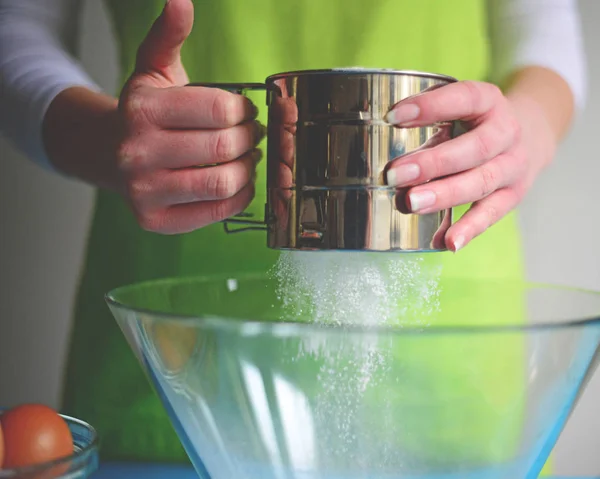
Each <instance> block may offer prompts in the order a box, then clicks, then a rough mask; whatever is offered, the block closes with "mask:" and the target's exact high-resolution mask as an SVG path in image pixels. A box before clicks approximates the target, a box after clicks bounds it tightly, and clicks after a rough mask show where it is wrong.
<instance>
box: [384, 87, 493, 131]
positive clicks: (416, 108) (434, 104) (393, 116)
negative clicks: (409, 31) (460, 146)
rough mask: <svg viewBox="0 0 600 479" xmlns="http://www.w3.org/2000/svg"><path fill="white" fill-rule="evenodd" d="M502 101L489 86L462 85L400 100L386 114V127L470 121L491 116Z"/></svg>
mask: <svg viewBox="0 0 600 479" xmlns="http://www.w3.org/2000/svg"><path fill="white" fill-rule="evenodd" d="M502 99H503V95H502V92H501V91H500V89H499V88H498V87H496V86H495V85H492V84H490V83H483V82H473V81H465V82H458V83H452V84H450V85H446V86H444V87H442V88H438V89H436V90H433V91H430V92H427V93H423V94H421V95H416V96H413V97H409V98H407V99H405V100H402V101H401V102H399V103H398V104H396V105H395V106H394V107H393V108H392V109H391V110H390V112H389V113H388V115H387V117H386V119H387V121H388V122H389V123H391V124H393V125H398V126H404V127H416V126H425V125H432V124H434V123H438V122H442V121H455V120H464V121H473V120H476V119H478V118H480V117H482V116H484V115H485V114H487V113H488V112H490V111H491V110H492V109H493V108H494V107H495V106H496V105H497V104H498V103H499V101H501V100H502Z"/></svg>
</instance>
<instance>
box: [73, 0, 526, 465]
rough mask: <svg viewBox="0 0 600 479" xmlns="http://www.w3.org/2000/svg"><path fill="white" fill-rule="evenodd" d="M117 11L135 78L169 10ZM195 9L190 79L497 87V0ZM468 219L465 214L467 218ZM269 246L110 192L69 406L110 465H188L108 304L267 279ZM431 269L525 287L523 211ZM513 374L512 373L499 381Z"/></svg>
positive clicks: (89, 275)
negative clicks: (173, 288)
mask: <svg viewBox="0 0 600 479" xmlns="http://www.w3.org/2000/svg"><path fill="white" fill-rule="evenodd" d="M107 2H108V5H109V7H110V11H111V14H112V19H113V25H114V29H115V33H116V37H117V41H118V45H119V53H120V65H121V68H122V80H123V81H125V79H126V78H127V77H128V75H129V74H130V73H131V71H132V69H133V66H134V62H135V55H136V51H137V48H138V46H139V44H140V42H141V41H142V40H143V38H144V37H145V35H146V33H147V32H148V29H149V28H150V26H151V24H152V23H153V21H154V20H155V19H156V17H157V16H158V15H159V14H160V12H161V10H162V8H163V6H164V0H126V1H123V0H107ZM194 3H195V7H196V9H195V25H194V30H193V32H192V35H191V37H190V38H189V39H188V41H187V42H186V44H185V47H184V49H183V57H184V64H185V66H186V68H187V71H188V73H189V76H190V79H191V81H197V82H261V81H263V80H264V79H265V77H267V76H268V75H269V74H272V73H276V72H282V71H288V70H299V69H319V68H333V67H345V66H356V65H360V66H363V67H373V68H394V69H409V70H423V71H431V72H439V73H444V74H448V75H452V76H455V77H457V78H459V79H475V80H477V79H478V80H485V79H486V76H487V72H488V61H489V51H488V38H487V15H486V13H487V12H486V8H485V3H486V2H485V0H461V1H460V2H447V1H446V2H441V1H435V0H372V1H370V2H366V1H365V0H326V1H323V0H256V1H247V2H244V1H239V0H195V1H194ZM258 106H259V108H260V109H261V112H260V115H261V116H260V119H261V120H262V121H263V123H266V108H265V107H264V105H263V104H259V105H258ZM265 183H266V172H265V162H264V161H263V162H262V163H261V164H260V166H259V173H258V179H257V188H256V191H257V194H256V199H255V200H254V202H253V204H252V205H251V207H250V208H249V209H248V211H251V212H253V213H254V214H255V215H256V216H258V217H261V215H262V213H263V207H264V203H265ZM465 209H466V207H462V208H459V209H458V212H459V214H461V213H463V212H464V211H465ZM265 243H266V238H265V235H264V233H260V232H249V233H243V234H237V235H226V234H225V233H224V231H223V227H222V225H220V224H217V225H213V226H209V227H206V228H203V229H202V230H200V231H196V232H194V233H191V234H187V235H181V236H161V235H157V234H152V233H148V232H145V231H143V230H142V229H140V228H139V227H138V225H137V224H136V221H135V219H134V217H133V215H132V214H131V212H130V211H129V209H128V208H127V206H126V204H125V203H124V202H123V201H122V200H121V198H119V197H117V196H115V195H113V194H111V193H107V192H99V193H98V197H97V201H96V207H95V213H94V221H93V225H92V229H91V234H90V238H89V245H88V252H87V258H86V263H85V269H84V273H83V277H82V281H81V285H80V290H79V295H78V300H77V304H76V311H75V323H74V329H73V332H72V345H71V351H70V360H69V362H68V370H67V375H66V387H65V397H64V410H65V411H66V412H67V413H69V414H72V415H74V416H76V417H82V418H85V420H86V421H89V422H90V423H91V424H94V426H95V427H96V428H97V429H98V430H99V432H100V435H101V437H102V455H103V458H104V459H105V460H141V461H144V460H147V461H165V462H178V461H186V460H187V459H186V455H185V453H184V451H183V449H182V447H181V446H180V443H179V441H178V439H177V437H176V435H175V433H174V431H173V429H172V427H171V425H170V423H169V419H168V417H167V415H166V413H165V412H164V411H163V408H162V407H161V405H160V403H159V399H158V397H157V396H156V395H155V394H154V392H153V391H152V389H151V387H150V385H149V383H148V381H147V379H146V378H145V376H144V374H143V372H142V369H141V367H140V366H139V364H138V363H137V362H136V359H135V357H134V355H133V354H132V353H131V351H130V349H129V347H128V345H127V343H126V341H125V338H124V337H123V335H122V334H121V332H120V330H119V329H118V327H117V324H116V322H115V321H114V319H113V318H112V316H111V314H110V312H109V311H108V309H107V307H106V306H105V304H104V301H103V296H104V294H105V293H106V292H107V291H109V290H111V289H113V288H115V287H117V286H121V285H126V284H130V283H135V282H139V281H144V280H150V279H155V278H164V277H174V276H182V275H197V274H206V275H210V274H218V273H228V274H235V273H240V272H247V271H252V272H266V271H267V270H268V269H269V268H270V267H271V266H272V265H273V264H274V263H275V262H276V261H277V258H278V253H277V252H276V251H271V250H268V249H267V248H266V245H265ZM498 252H502V254H498ZM427 261H429V262H439V263H442V264H443V267H444V270H443V276H442V283H443V281H447V280H449V279H450V278H455V277H467V278H515V279H521V278H522V276H523V268H522V258H521V245H520V238H519V235H518V228H517V222H516V218H515V215H514V214H511V215H509V216H508V217H506V218H505V219H504V220H502V221H501V222H500V223H499V224H498V225H496V226H494V227H493V228H491V229H490V230H489V231H488V232H487V233H486V234H484V235H483V236H482V237H480V238H478V239H476V240H475V241H474V242H473V243H472V244H471V245H469V246H468V247H467V248H466V249H465V250H463V251H461V252H460V253H459V254H458V255H452V254H450V253H448V254H437V255H430V256H428V259H427ZM517 303H518V301H517ZM488 306H489V305H488ZM491 307H493V308H496V309H497V310H498V312H499V313H501V316H503V317H507V318H514V317H515V315H518V314H520V311H521V310H520V308H521V305H520V304H515V305H510V304H508V305H507V304H503V305H491ZM476 317H477V314H473V318H476ZM510 367H511V366H510V365H504V368H505V369H506V368H510ZM512 367H514V366H512ZM502 374H503V372H502V366H499V371H498V375H497V376H496V379H495V380H493V381H497V380H498V379H499V378H502ZM493 381H489V380H488V382H492V383H493ZM486 387H487V386H486ZM505 387H506V384H502V383H501V382H500V383H499V385H498V386H496V385H490V388H492V389H493V391H494V393H498V395H499V397H500V399H499V401H501V400H502V399H501V398H502V390H503V389H504V388H505Z"/></svg>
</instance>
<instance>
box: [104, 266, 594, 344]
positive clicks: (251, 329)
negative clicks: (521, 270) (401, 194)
mask: <svg viewBox="0 0 600 479" xmlns="http://www.w3.org/2000/svg"><path fill="white" fill-rule="evenodd" d="M266 279H268V276H267V275H266V274H264V273H263V274H261V273H242V274H234V275H231V274H230V275H227V274H219V275H193V276H181V277H167V278H162V279H153V280H146V281H141V282H138V283H133V284H129V285H125V286H120V287H117V288H114V289H112V290H111V291H109V292H108V293H106V295H105V296H104V300H105V302H106V303H107V305H108V307H109V308H110V309H111V310H118V311H122V312H133V313H135V314H136V315H138V316H140V317H143V318H144V319H146V320H151V321H152V322H159V323H177V324H178V325H187V324H193V325H202V326H203V327H207V328H214V329H217V330H223V331H233V332H236V331H237V332H241V333H243V335H244V336H258V335H262V334H265V333H268V334H271V335H275V336H280V337H293V336H298V335H301V334H306V333H307V332H318V333H319V334H328V333H331V334H337V333H339V332H340V331H343V332H344V333H345V334H369V335H377V334H385V335H397V336H408V335H412V334H420V335H424V334H425V335H436V334H437V335H450V334H488V333H490V334H492V333H510V332H540V331H553V330H561V329H570V328H578V327H582V326H590V325H597V326H600V291H594V290H591V289H585V288H580V287H574V286H567V285H559V284H551V283H542V282H533V281H525V280H524V281H520V280H502V279H500V280H484V281H485V282H487V283H489V284H512V285H518V286H519V287H522V288H526V289H539V288H543V289H553V290H557V291H572V292H576V293H582V294H586V295H588V296H590V295H593V296H595V297H596V298H598V301H599V306H598V312H597V313H594V314H593V315H592V316H589V317H583V318H579V319H573V320H561V321H556V322H540V323H537V324H516V323H508V324H497V323H492V324H484V325H472V324H465V325H461V324H451V325H437V324H434V325H428V326H426V327H423V326H413V325H410V326H401V327H399V326H394V325H391V326H390V325H377V326H364V325H347V326H346V325H345V326H343V327H340V326H337V325H322V324H316V323H303V322H299V321H271V320H260V319H248V320H240V319H239V318H232V317H228V316H227V315H216V314H202V315H191V314H175V313H171V312H165V311H159V310H152V309H149V308H142V307H132V306H128V305H127V304H125V303H123V302H122V301H120V300H119V299H118V296H119V294H121V293H125V292H127V291H128V290H132V289H137V288H144V287H151V286H153V285H154V286H158V285H164V284H186V283H188V284H189V283H195V282H199V283H201V282H215V281H224V282H226V281H231V280H246V281H247V280H263V281H264V280H266ZM459 281H463V282H467V283H477V284H481V282H482V281H480V280H477V281H476V280H473V279H464V280H459Z"/></svg>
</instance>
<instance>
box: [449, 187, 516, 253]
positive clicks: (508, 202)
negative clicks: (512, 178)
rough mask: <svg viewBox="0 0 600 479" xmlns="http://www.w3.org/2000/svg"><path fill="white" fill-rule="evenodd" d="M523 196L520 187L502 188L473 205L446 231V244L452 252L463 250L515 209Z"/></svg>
mask: <svg viewBox="0 0 600 479" xmlns="http://www.w3.org/2000/svg"><path fill="white" fill-rule="evenodd" d="M523 195H524V191H523V188H522V187H520V186H519V187H514V188H503V189H501V190H498V191H496V192H494V193H493V194H492V195H490V196H488V197H487V198H484V199H483V200H481V201H477V202H475V203H473V205H472V206H471V208H470V209H469V210H468V211H467V212H466V213H465V214H464V215H463V217H462V218H461V219H460V220H458V221H457V222H456V223H455V224H454V225H452V226H451V227H450V229H449V230H448V233H447V234H446V244H447V245H448V247H449V248H450V249H451V250H452V251H454V252H456V251H458V250H460V249H461V248H464V247H465V246H466V245H467V244H469V243H470V242H471V241H472V240H473V239H474V238H475V237H477V236H479V235H480V234H482V233H483V232H485V231H486V230H487V229H488V228H489V227H490V226H492V225H494V224H496V223H497V222H498V221H500V220H501V219H502V218H503V217H504V216H506V215H507V214H508V213H509V212H510V211H512V210H513V209H514V208H516V207H517V205H518V204H519V202H520V201H521V199H522V198H523Z"/></svg>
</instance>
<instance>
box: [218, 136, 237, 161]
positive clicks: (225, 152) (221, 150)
mask: <svg viewBox="0 0 600 479" xmlns="http://www.w3.org/2000/svg"><path fill="white" fill-rule="evenodd" d="M233 140H234V138H233V136H232V135H231V132H229V131H227V130H221V131H219V132H217V133H216V134H215V135H214V147H213V152H214V157H215V160H216V161H218V162H223V161H228V160H231V159H233V157H232V155H233V150H234V141H233Z"/></svg>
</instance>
